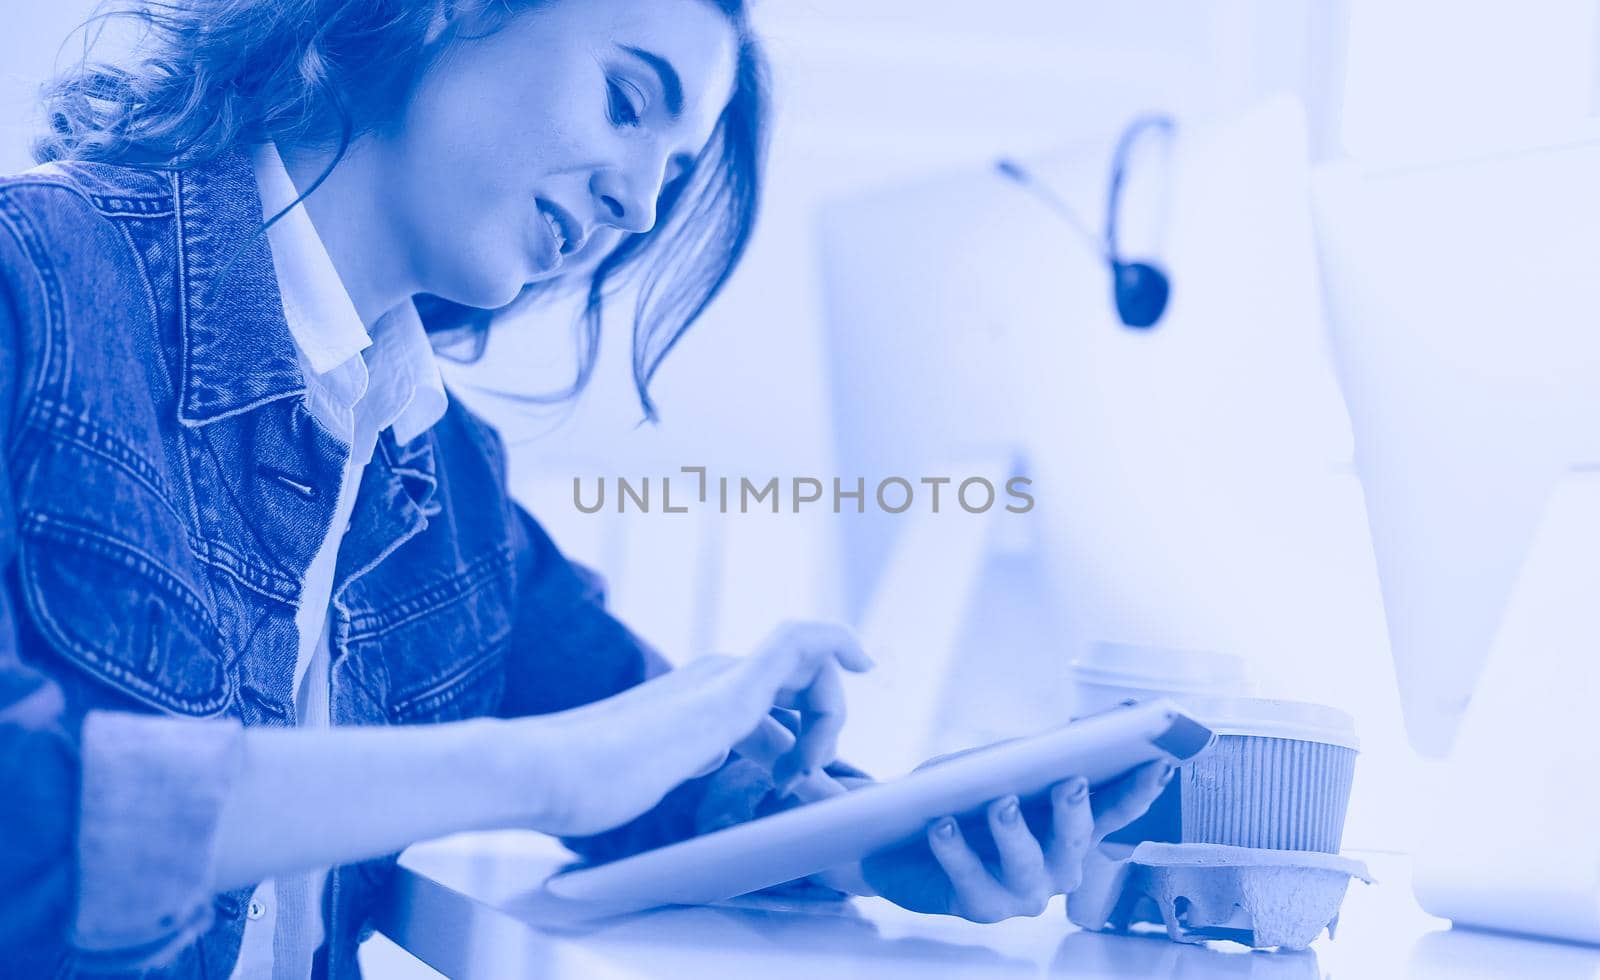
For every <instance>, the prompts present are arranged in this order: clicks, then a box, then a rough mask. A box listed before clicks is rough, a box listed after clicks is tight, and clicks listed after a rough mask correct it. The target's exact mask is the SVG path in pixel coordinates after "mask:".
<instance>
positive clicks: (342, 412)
mask: <svg viewBox="0 0 1600 980" xmlns="http://www.w3.org/2000/svg"><path fill="white" fill-rule="evenodd" d="M253 162H254V164H255V173H256V183H257V186H258V188H259V189H260V191H261V203H262V212H263V214H264V216H265V217H268V218H270V217H272V216H273V215H275V214H277V213H278V212H279V211H282V210H283V209H284V208H285V207H287V206H288V205H289V204H290V203H291V202H293V201H294V199H295V197H296V196H298V192H297V190H296V189H295V185H294V182H293V180H292V179H291V178H290V176H289V173H288V171H287V170H286V169H285V168H284V166H283V161H282V159H281V158H280V157H279V156H278V152H277V150H276V149H275V148H274V147H273V146H272V145H270V144H267V145H263V146H260V147H257V148H256V151H255V155H254V161H253ZM267 240H268V243H269V244H270V245H271V248H272V261H273V266H274V268H275V270H276V272H277V277H278V291H279V293H280V294H281V295H282V297H283V313H284V318H285V319H286V320H287V321H288V324H289V333H290V335H291V336H292V337H293V338H294V343H295V347H296V349H297V351H298V353H299V357H300V369H301V373H302V374H303V375H304V377H305V382H306V407H307V409H308V410H309V411H310V412H311V414H312V415H313V416H315V418H316V419H317V421H318V422H320V423H321V424H322V425H323V427H324V428H326V429H327V430H328V431H329V432H330V433H331V434H332V435H333V436H335V437H336V438H337V439H339V440H340V441H341V442H343V443H344V444H345V445H346V446H347V447H348V448H349V456H348V457H347V459H346V462H345V466H344V473H343V477H342V479H341V482H340V485H339V496H338V499H337V501H336V502H335V505H334V513H333V520H332V523H331V524H330V525H329V527H328V533H327V536H326V537H325V538H324V539H323V541H322V544H321V545H320V546H319V547H318V548H317V551H316V554H315V555H314V557H313V558H312V559H311V564H310V566H309V567H308V568H307V570H306V577H305V583H304V585H303V587H302V589H301V593H300V605H299V608H298V610H297V611H296V613H295V626H296V627H297V630H298V633H299V649H298V651H297V654H296V658H295V676H294V688H293V690H294V691H295V713H296V716H297V723H298V724H299V725H301V726H304V727H311V728H320V727H326V726H327V725H329V724H330V723H331V718H330V715H329V704H328V685H329V671H330V668H331V666H332V650H331V644H330V641H329V619H330V617H329V615H328V612H329V602H330V601H331V599H332V593H333V573H334V565H335V561H336V560H337V558H338V555H339V545H340V543H341V542H342V541H343V540H344V534H345V532H346V531H348V530H349V522H350V515H351V512H352V511H353V510H354V509H355V499H356V491H357V489H358V488H359V487H360V485H361V474H362V472H363V471H364V470H365V469H366V467H367V464H368V463H369V462H370V461H371V460H372V452H373V449H374V448H375V447H376V445H377V440H378V434H379V433H381V432H382V431H383V430H384V429H386V428H389V427H391V426H392V427H393V428H394V434H395V438H396V440H397V441H399V442H400V443H402V444H403V443H407V442H410V441H411V440H412V439H414V438H416V437H417V436H419V435H421V434H422V433H423V432H425V431H427V430H428V429H429V428H431V427H432V426H433V424H434V423H435V422H437V421H438V420H439V418H440V417H441V416H443V415H444V411H445V406H446V403H447V399H446V396H445V391H444V382H443V380H442V379H441V378H440V376H439V367H438V364H437V363H436V362H435V361H434V358H433V348H432V346H431V345H430V344H429V342H428V337H427V333H426V332H425V331H424V330H423V327H422V320H421V318H420V317H419V316H418V315H417V310H416V307H415V306H413V305H412V304H411V303H410V302H406V303H403V304H401V305H400V306H399V307H396V308H395V309H393V310H391V311H389V312H388V313H386V314H384V315H383V316H382V317H380V318H379V320H378V322H377V323H376V324H374V325H373V327H372V331H371V333H368V331H367V327H366V325H365V324H363V323H362V322H361V317H360V316H359V315H357V313H356V309H355V305H354V304H353V303H352V302H351V301H350V295H349V293H348V292H346V290H345V288H344V284H343V283H342V282H341V281H340V280H339V274H338V272H337V271H336V270H335V269H334V266H333V262H332V260H330V259H329V258H328V253H327V250H326V249H325V248H324V247H323V245H322V240H321V239H320V238H319V237H318V236H317V231H316V228H315V227H314V226H313V225H312V223H311V219H310V217H309V216H308V215H307V214H306V211H305V208H304V207H298V206H297V207H296V208H295V209H294V210H293V211H290V212H289V213H288V214H285V215H284V216H283V217H282V218H280V219H278V221H277V222H276V223H274V224H273V225H272V227H271V228H268V229H267ZM328 870H329V869H327V868H319V869H316V870H313V871H308V872H304V873H300V874H294V875H284V876H280V877H278V878H276V879H274V880H271V881H266V882H263V883H262V884H261V885H260V886H259V887H258V888H257V889H256V891H255V893H254V894H253V895H251V899H250V903H249V906H248V912H247V917H246V920H245V932H244V942H243V945H242V947H241V949H240V952H239V961H238V963H237V964H236V965H235V967H234V971H233V978H234V980H307V978H309V977H310V975H311V961H312V955H313V954H314V953H315V952H316V949H317V947H318V946H320V945H321V944H322V942H323V940H324V938H325V937H324V933H323V923H322V890H323V886H324V884H325V883H326V881H327V876H328Z"/></svg>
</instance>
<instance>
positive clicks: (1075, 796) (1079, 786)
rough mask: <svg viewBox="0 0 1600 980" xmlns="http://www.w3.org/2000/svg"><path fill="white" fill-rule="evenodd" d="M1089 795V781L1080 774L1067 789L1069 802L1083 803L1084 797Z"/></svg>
mask: <svg viewBox="0 0 1600 980" xmlns="http://www.w3.org/2000/svg"><path fill="white" fill-rule="evenodd" d="M1088 795H1089V781H1088V780H1086V779H1084V778H1083V777H1082V776H1078V777H1076V778H1075V779H1073V780H1072V784H1071V786H1070V787H1068V789H1067V802H1068V803H1082V802H1083V798H1084V797H1085V796H1088Z"/></svg>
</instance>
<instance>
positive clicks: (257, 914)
mask: <svg viewBox="0 0 1600 980" xmlns="http://www.w3.org/2000/svg"><path fill="white" fill-rule="evenodd" d="M244 914H245V915H247V916H249V917H250V921H252V922H254V921H255V920H257V919H259V918H261V917H262V916H263V915H266V914H267V908H266V906H264V905H262V904H261V903H260V902H258V901H256V900H255V899H253V898H252V899H251V900H250V904H249V906H247V907H246V908H245V912H244Z"/></svg>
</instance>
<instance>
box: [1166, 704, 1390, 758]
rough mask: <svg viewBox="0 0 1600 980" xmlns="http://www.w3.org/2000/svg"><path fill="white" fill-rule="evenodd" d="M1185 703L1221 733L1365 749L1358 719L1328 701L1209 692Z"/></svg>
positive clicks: (1212, 728)
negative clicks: (1293, 699)
mask: <svg viewBox="0 0 1600 980" xmlns="http://www.w3.org/2000/svg"><path fill="white" fill-rule="evenodd" d="M1183 704H1184V707H1186V708H1188V709H1189V710H1190V711H1192V712H1194V715H1195V717H1196V718H1198V719H1199V720H1200V721H1202V722H1204V723H1205V724H1206V726H1207V727H1208V728H1210V729H1211V730H1212V731H1214V732H1216V733H1217V734H1218V735H1258V736H1261V737H1264V738H1287V739H1294V740H1296V741H1300V742H1322V743H1324V744H1327V745H1340V746H1343V747H1345V748H1347V749H1355V750H1357V751H1359V750H1360V749H1361V741H1360V739H1358V738H1357V737H1356V725H1355V719H1353V718H1351V717H1350V716H1349V715H1348V714H1346V713H1345V712H1343V711H1340V710H1339V709H1338V708H1334V707H1330V706H1328V705H1325V704H1312V703H1311V702H1309V701H1279V700H1274V699H1272V698H1232V697H1209V696H1198V697H1191V698H1185V699H1184V702H1183Z"/></svg>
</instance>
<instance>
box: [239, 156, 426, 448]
mask: <svg viewBox="0 0 1600 980" xmlns="http://www.w3.org/2000/svg"><path fill="white" fill-rule="evenodd" d="M253 163H254V165H255V174H256V183H257V186H258V187H259V189H260V192H261V210H262V214H263V217H265V218H270V217H272V216H273V215H275V214H277V213H278V212H280V211H283V210H284V208H286V207H288V206H289V205H290V204H292V203H293V202H294V200H295V198H296V197H297V196H299V192H298V191H297V190H296V189H295V185H294V181H293V180H292V179H291V178H290V176H289V172H288V170H287V169H286V168H285V167H284V165H283V160H282V158H281V157H280V156H279V155H278V151H277V148H276V147H274V146H273V145H272V144H271V143H263V144H261V145H259V146H257V147H256V148H255V151H254V154H253ZM267 241H268V244H269V245H270V246H271V249H272V262H273V266H274V268H275V269H276V271H277V276H278V292H279V293H280V294H281V295H282V298H283V314H284V319H285V320H286V321H287V322H288V325H289V334H290V336H291V337H292V338H293V339H294V343H295V346H296V347H297V348H298V350H299V352H300V356H301V358H302V360H303V366H304V367H305V368H306V369H307V372H306V373H307V378H306V382H307V387H308V388H311V389H313V392H312V394H313V402H316V401H317V397H316V396H318V395H320V396H322V397H323V398H331V399H332V400H333V401H334V402H337V403H343V404H344V407H346V408H353V407H354V406H355V405H356V403H357V402H366V405H365V407H367V408H369V409H370V410H373V411H376V412H377V413H378V416H377V430H378V431H382V430H383V429H385V428H388V427H390V426H393V427H394V434H395V439H396V440H398V441H399V442H401V443H406V442H410V441H411V440H412V439H414V438H416V437H417V436H419V435H421V434H422V433H423V432H425V431H427V430H428V429H429V428H431V427H432V426H433V424H434V423H435V422H437V421H439V419H440V418H441V417H442V416H443V415H444V412H445V408H446V406H447V405H448V404H449V399H448V397H447V396H446V394H445V390H444V380H443V378H441V377H440V374H439V365H438V362H437V361H435V360H434V355H433V347H432V345H431V344H430V343H429V342H428V336H427V332H426V330H424V329H423V326H422V318H421V317H420V316H418V315H417V309H416V306H415V305H414V304H413V303H411V302H410V301H409V300H408V301H406V302H404V303H402V304H400V305H399V306H398V307H396V308H395V309H393V310H391V311H389V312H388V313H385V314H384V315H383V316H382V317H380V318H379V320H378V322H377V323H376V324H374V325H373V332H372V333H368V332H367V328H366V325H365V324H363V323H362V322H361V317H360V315H359V314H358V313H357V312H356V308H355V304H354V303H352V302H351V300H350V294H349V292H348V291H346V289H345V288H344V283H343V282H342V281H340V279H339V273H338V271H337V270H336V269H335V268H334V265H333V260H332V259H330V258H329V257H328V252H327V249H326V248H325V247H324V246H323V244H322V239H321V237H320V236H319V235H318V234H317V230H316V227H315V226H314V225H313V224H312V223H311V218H310V216H309V215H307V214H306V209H305V208H304V207H303V206H296V207H295V208H294V209H293V210H291V211H289V212H288V213H286V214H284V215H283V217H282V218H279V219H278V220H277V221H276V222H275V223H274V224H273V225H272V227H271V228H268V229H267ZM374 336H376V338H377V340H376V341H375V340H374ZM375 343H376V347H374V344H375ZM369 349H370V350H369ZM364 351H365V352H367V353H366V357H365V358H364V359H363V358H361V357H360V356H359V355H361V354H362V353H363V352H364ZM352 359H354V361H353V362H352ZM313 374H314V375H316V376H317V377H312V376H311V375H313ZM369 376H370V378H373V379H376V380H375V383H373V384H372V385H371V388H370V390H369ZM315 389H321V390H320V391H317V390H315Z"/></svg>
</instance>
